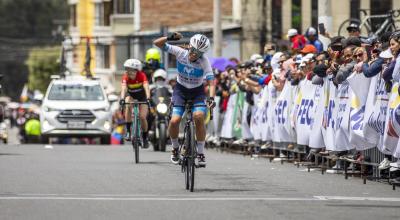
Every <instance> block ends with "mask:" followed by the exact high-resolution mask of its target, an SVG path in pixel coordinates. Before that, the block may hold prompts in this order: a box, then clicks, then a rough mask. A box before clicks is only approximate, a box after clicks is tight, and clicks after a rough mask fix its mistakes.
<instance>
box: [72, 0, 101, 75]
mask: <svg viewBox="0 0 400 220" xmlns="http://www.w3.org/2000/svg"><path fill="white" fill-rule="evenodd" d="M77 26H78V32H79V36H92V34H93V27H94V4H93V1H92V0H80V1H78V3H77ZM75 48H76V50H77V51H76V53H77V55H78V69H79V70H82V69H83V66H84V63H85V54H86V40H81V41H80V43H79V44H78V45H76V47H75ZM90 50H91V57H92V58H94V57H96V47H95V46H94V45H93V44H91V45H90ZM90 67H91V71H93V70H94V68H95V60H94V59H92V60H91V65H90Z"/></svg>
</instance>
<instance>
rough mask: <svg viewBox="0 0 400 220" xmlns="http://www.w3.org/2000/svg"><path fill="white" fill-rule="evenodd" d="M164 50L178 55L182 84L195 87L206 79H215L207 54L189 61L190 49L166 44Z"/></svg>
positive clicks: (179, 77) (179, 74) (191, 87)
mask: <svg viewBox="0 0 400 220" xmlns="http://www.w3.org/2000/svg"><path fill="white" fill-rule="evenodd" d="M163 50H164V51H166V52H168V53H170V54H173V55H175V56H176V61H177V69H178V79H177V82H178V83H179V84H181V85H182V86H184V87H186V88H188V89H193V88H196V87H199V86H201V85H202V84H203V82H204V80H205V79H206V80H213V79H214V73H213V71H212V69H211V65H210V63H209V61H208V58H207V57H206V56H204V55H203V56H201V57H200V58H199V59H197V60H196V61H194V62H190V61H189V51H188V50H185V49H183V48H180V47H178V46H174V45H170V44H165V46H164V48H163Z"/></svg>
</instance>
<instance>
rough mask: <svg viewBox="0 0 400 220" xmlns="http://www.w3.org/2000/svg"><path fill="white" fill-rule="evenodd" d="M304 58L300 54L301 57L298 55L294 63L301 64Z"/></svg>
mask: <svg viewBox="0 0 400 220" xmlns="http://www.w3.org/2000/svg"><path fill="white" fill-rule="evenodd" d="M302 58H303V56H302V55H301V54H299V55H297V56H296V57H295V58H294V62H295V63H296V64H300V63H301V59H302Z"/></svg>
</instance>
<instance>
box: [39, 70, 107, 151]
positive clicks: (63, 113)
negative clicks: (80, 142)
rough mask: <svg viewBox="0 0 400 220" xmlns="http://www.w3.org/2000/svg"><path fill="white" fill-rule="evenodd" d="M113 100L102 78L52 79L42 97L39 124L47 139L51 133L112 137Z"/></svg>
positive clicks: (62, 135) (70, 135)
mask: <svg viewBox="0 0 400 220" xmlns="http://www.w3.org/2000/svg"><path fill="white" fill-rule="evenodd" d="M111 116H112V114H111V111H110V103H109V100H108V98H107V96H106V95H105V92H104V89H103V87H102V86H101V84H100V81H99V80H95V79H86V78H84V77H70V78H62V79H53V80H52V82H51V83H50V85H49V87H48V88H47V92H46V95H45V97H44V99H43V103H42V108H41V114H40V124H41V130H42V138H43V141H44V142H45V143H47V142H48V141H49V138H50V137H100V138H101V143H102V144H110V140H111V127H112V125H111V123H112V122H111Z"/></svg>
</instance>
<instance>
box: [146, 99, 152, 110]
mask: <svg viewBox="0 0 400 220" xmlns="http://www.w3.org/2000/svg"><path fill="white" fill-rule="evenodd" d="M147 105H149V108H152V107H153V103H152V101H151V99H147Z"/></svg>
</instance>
